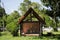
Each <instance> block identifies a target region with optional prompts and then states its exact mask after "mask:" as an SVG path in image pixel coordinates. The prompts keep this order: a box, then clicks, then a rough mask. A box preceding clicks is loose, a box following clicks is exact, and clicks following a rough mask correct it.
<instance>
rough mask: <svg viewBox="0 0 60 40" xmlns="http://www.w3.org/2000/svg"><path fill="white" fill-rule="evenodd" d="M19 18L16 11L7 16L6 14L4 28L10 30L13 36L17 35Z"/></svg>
mask: <svg viewBox="0 0 60 40" xmlns="http://www.w3.org/2000/svg"><path fill="white" fill-rule="evenodd" d="M19 18H20V15H19V13H18V11H13V12H12V13H11V14H10V15H9V16H7V19H6V28H7V30H8V31H10V32H11V34H12V35H13V36H17V35H18V34H17V33H18V28H19V27H18V24H17V23H18V20H19Z"/></svg>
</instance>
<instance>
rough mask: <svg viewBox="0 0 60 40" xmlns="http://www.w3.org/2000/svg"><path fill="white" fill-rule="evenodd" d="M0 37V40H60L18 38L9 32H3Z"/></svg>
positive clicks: (52, 38) (32, 37)
mask: <svg viewBox="0 0 60 40" xmlns="http://www.w3.org/2000/svg"><path fill="white" fill-rule="evenodd" d="M1 34H2V35H1V36H0V40H59V39H57V38H54V37H52V36H51V37H45V36H43V37H37V36H18V37H13V36H12V35H11V34H10V33H9V32H2V33H1Z"/></svg>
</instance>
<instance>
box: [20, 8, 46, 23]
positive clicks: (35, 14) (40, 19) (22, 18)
mask: <svg viewBox="0 0 60 40" xmlns="http://www.w3.org/2000/svg"><path fill="white" fill-rule="evenodd" d="M32 11H33V15H34V16H35V17H36V18H37V19H38V20H39V21H40V22H42V23H44V24H45V21H44V20H43V19H42V18H41V17H40V16H39V15H38V14H37V13H36V12H35V11H34V10H33V9H32V8H29V10H28V11H27V12H26V13H25V14H24V15H23V16H22V17H21V18H20V19H19V23H21V22H22V21H23V20H24V19H25V18H26V17H27V16H28V15H29V13H31V12H32Z"/></svg>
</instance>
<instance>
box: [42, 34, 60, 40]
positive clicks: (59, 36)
mask: <svg viewBox="0 0 60 40" xmlns="http://www.w3.org/2000/svg"><path fill="white" fill-rule="evenodd" d="M42 36H43V37H46V38H50V39H55V38H56V39H57V40H60V34H55V35H54V34H43V35H42Z"/></svg>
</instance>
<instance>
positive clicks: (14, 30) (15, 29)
mask: <svg viewBox="0 0 60 40" xmlns="http://www.w3.org/2000/svg"><path fill="white" fill-rule="evenodd" d="M16 23H17V22H16V21H13V22H11V23H9V24H7V26H6V28H7V30H8V31H9V32H11V34H12V35H13V36H17V35H18V28H19V27H17V26H18V25H17V24H16Z"/></svg>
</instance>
